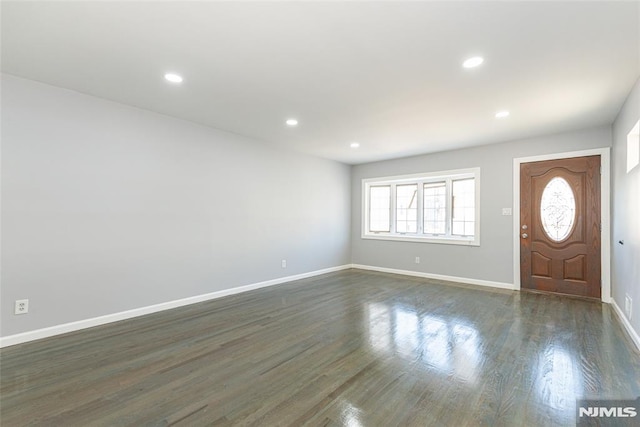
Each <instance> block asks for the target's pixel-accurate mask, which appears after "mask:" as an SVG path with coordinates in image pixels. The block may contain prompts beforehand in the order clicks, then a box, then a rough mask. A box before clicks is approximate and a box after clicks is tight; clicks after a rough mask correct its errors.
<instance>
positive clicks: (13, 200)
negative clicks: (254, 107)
mask: <svg viewBox="0 0 640 427" xmlns="http://www.w3.org/2000/svg"><path fill="white" fill-rule="evenodd" d="M349 177H350V168H349V167H348V166H346V165H343V164H340V163H336V162H332V161H328V160H323V159H319V158H314V157H310V156H306V155H301V154H297V153H293V152H289V151H282V150H279V149H276V148H274V147H271V146H268V145H266V143H262V142H259V141H255V140H251V139H248V138H244V137H240V136H237V135H233V134H229V133H225V132H222V131H217V130H214V129H210V128H207V127H203V126H199V125H196V124H193V123H190V122H185V121H181V120H178V119H173V118H170V117H166V116H162V115H159V114H155V113H151V112H148V111H144V110H140V109H136V108H132V107H128V106H124V105H120V104H116V103H113V102H108V101H104V100H101V99H97V98H93V97H90V96H86V95H82V94H78V93H76V92H71V91H68V90H64V89H60V88H55V87H52V86H48V85H43V84H40V83H36V82H32V81H29V80H24V79H19V78H16V77H12V76H6V75H4V76H2V275H1V279H2V287H1V301H2V306H1V310H0V311H1V312H2V317H1V323H2V329H1V334H2V336H7V335H11V334H15V333H20V332H25V331H30V330H34V329H39V328H43V327H47V326H53V325H57V324H62V323H66V322H71V321H76V320H82V319H86V318H91V317H96V316H100V315H105V314H110V313H116V312H120V311H124V310H128V309H133V308H139V307H144V306H148V305H152V304H156V303H161V302H166V301H171V300H175V299H180V298H185V297H189V296H195V295H200V294H204V293H209V292H213V291H217V290H222V289H226V288H232V287H236V286H240V285H245V284H250V283H255V282H259V281H264V280H268V279H273V278H278V277H283V276H289V275H294V274H299V273H304V272H310V271H314V270H318V269H323V268H327V267H333V266H338V265H343V264H347V263H349V262H350V241H349V237H350V236H349V226H350V224H349V218H350V213H349V209H350V180H349ZM283 258H284V259H287V261H288V268H287V269H282V268H281V266H280V260H281V259H283ZM22 298H28V299H29V300H30V312H29V314H27V315H20V316H16V315H14V314H13V302H14V300H16V299H22Z"/></svg>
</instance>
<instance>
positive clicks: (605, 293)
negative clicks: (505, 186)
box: [513, 147, 611, 303]
mask: <svg viewBox="0 0 640 427" xmlns="http://www.w3.org/2000/svg"><path fill="white" fill-rule="evenodd" d="M610 150H611V149H610V148H609V147H605V148H595V149H591V150H581V151H570V152H567V153H554V154H544V155H541V156H532V157H518V158H515V159H513V284H514V287H515V289H517V290H518V289H520V288H521V283H520V165H521V164H522V163H530V162H540V161H544V160H556V159H569V158H572V157H584V156H600V221H601V222H602V232H601V233H600V269H601V271H600V274H601V276H600V279H601V281H602V285H601V298H602V302H606V303H610V302H611V205H610V192H611V187H610V186H611V184H610V182H611V181H610V179H611V160H610Z"/></svg>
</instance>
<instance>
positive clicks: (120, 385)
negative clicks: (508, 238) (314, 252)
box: [0, 270, 640, 427]
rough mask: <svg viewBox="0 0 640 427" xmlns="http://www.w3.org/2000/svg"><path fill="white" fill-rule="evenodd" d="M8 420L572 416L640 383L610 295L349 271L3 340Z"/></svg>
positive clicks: (373, 422) (303, 421)
mask: <svg viewBox="0 0 640 427" xmlns="http://www.w3.org/2000/svg"><path fill="white" fill-rule="evenodd" d="M0 363H1V368H0V369H1V391H0V393H1V399H0V411H1V412H0V421H1V424H2V426H12V427H13V426H22V425H47V426H65V427H66V426H94V425H95V426H101V425H104V426H147V425H148V426H161V425H181V426H199V425H251V424H254V425H259V426H272V425H292V426H300V425H322V426H327V425H335V426H350V427H353V426H414V425H415V426H429V425H434V426H449V425H451V426H464V425H469V426H474V425H487V426H497V425H517V426H521V425H526V426H545V425H575V419H576V399H578V398H583V397H587V398H589V397H593V398H610V399H613V398H624V399H635V398H636V397H638V396H640V354H639V353H638V352H637V351H636V350H635V349H634V347H633V344H632V343H631V341H630V340H629V338H628V337H627V336H626V335H625V332H624V331H623V330H622V329H621V327H620V325H619V323H618V321H617V319H615V314H614V313H613V311H612V309H611V308H610V307H609V306H608V305H606V304H600V303H598V302H591V301H583V300H578V299H572V298H567V297H561V296H552V295H541V294H531V293H519V292H512V291H502V290H495V289H489V288H487V289H483V288H477V287H470V286H464V285H455V284H443V282H438V281H434V280H427V279H418V278H412V277H405V276H396V275H390V274H384V273H374V272H366V271H361V270H346V271H342V272H338V273H332V274H327V275H323V276H318V277H315V278H311V279H306V280H301V281H297V282H292V283H288V284H284V285H280V286H275V287H271V288H265V289H260V290H256V291H252V292H248V293H244V294H239V295H234V296H230V297H226V298H222V299H218V300H213V301H209V302H205V303H200V304H196V305H191V306H188V307H183V308H179V309H175V310H171V311H165V312H161V313H156V314H152V315H148V316H145V317H140V318H136V319H131V320H127V321H122V322H118V323H113V324H110V325H105V326H100V327H96V328H92V329H87V330H84V331H79V332H75V333H71V334H67V335H63V336H58V337H53V338H50V339H45V340H41V341H36V342H32V343H28V344H22V345H17V346H13V347H8V348H5V349H3V350H1V351H0Z"/></svg>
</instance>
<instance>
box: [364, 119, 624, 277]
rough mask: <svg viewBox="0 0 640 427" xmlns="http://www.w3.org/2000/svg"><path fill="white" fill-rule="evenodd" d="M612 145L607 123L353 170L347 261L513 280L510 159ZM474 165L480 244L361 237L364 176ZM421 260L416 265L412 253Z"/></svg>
mask: <svg viewBox="0 0 640 427" xmlns="http://www.w3.org/2000/svg"><path fill="white" fill-rule="evenodd" d="M610 145H611V127H610V126H602V127H597V128H593V129H587V130H582V131H579V132H570V133H563V134H558V135H551V136H545V137H540V138H531V139H525V140H519V141H513V142H508V143H501V144H493V145H487V146H482V147H477V148H469V149H464V150H456V151H447V152H442V153H436V154H431V155H424V156H415V157H408V158H402V159H397V160H388V161H383V162H376V163H368V164H363V165H358V166H355V167H354V168H353V169H352V177H351V193H352V194H353V197H352V202H351V239H352V261H353V263H354V264H364V265H371V266H377V267H386V268H394V269H401V270H411V271H416V272H422V273H431V274H442V275H448V276H456V277H462V278H468V279H476V280H478V279H479V280H488V281H494V282H501V283H509V284H513V217H512V216H502V208H505V207H511V208H513V174H512V170H513V159H514V158H517V157H527V156H537V155H543V154H550V153H561V152H569V151H576V150H585V149H591V148H600V147H609V146H610ZM476 166H479V167H480V168H481V171H480V174H481V191H480V246H479V247H474V246H458V245H444V244H431V243H414V242H396V241H383V240H364V239H361V238H360V234H361V229H362V227H361V204H362V196H361V194H362V183H361V180H362V179H363V178H374V177H383V176H393V175H403V174H412V173H421V172H432V171H444V170H451V169H462V168H470V167H476ZM416 256H419V257H420V258H421V260H420V261H421V262H420V264H415V262H414V260H415V257H416Z"/></svg>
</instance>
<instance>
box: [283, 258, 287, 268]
mask: <svg viewBox="0 0 640 427" xmlns="http://www.w3.org/2000/svg"><path fill="white" fill-rule="evenodd" d="M282 268H287V260H286V259H283V260H282Z"/></svg>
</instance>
